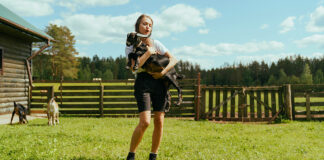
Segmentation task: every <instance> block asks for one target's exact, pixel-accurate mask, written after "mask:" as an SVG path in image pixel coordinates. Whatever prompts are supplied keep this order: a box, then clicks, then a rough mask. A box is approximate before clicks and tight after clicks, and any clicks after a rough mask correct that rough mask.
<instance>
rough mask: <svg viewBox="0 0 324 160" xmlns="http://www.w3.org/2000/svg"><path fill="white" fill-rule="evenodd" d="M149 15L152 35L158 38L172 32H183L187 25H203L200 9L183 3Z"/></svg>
mask: <svg viewBox="0 0 324 160" xmlns="http://www.w3.org/2000/svg"><path fill="white" fill-rule="evenodd" d="M151 16H152V18H153V21H154V26H153V35H154V36H156V37H159V38H161V37H166V36H169V35H170V34H171V33H172V32H175V33H177V32H184V31H186V30H187V29H188V28H189V27H200V26H204V25H205V21H204V19H203V18H202V16H201V13H200V11H199V10H198V9H196V8H194V7H191V6H188V5H184V4H177V5H174V6H171V7H169V8H166V9H165V10H163V11H162V12H161V13H155V14H153V15H151Z"/></svg>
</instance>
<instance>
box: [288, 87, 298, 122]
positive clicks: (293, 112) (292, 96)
mask: <svg viewBox="0 0 324 160" xmlns="http://www.w3.org/2000/svg"><path fill="white" fill-rule="evenodd" d="M288 87H289V86H288ZM289 91H290V93H291V109H292V111H291V113H292V120H295V111H296V110H295V91H294V90H292V89H290V90H289ZM289 91H288V94H289Z"/></svg>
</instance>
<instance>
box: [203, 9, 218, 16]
mask: <svg viewBox="0 0 324 160" xmlns="http://www.w3.org/2000/svg"><path fill="white" fill-rule="evenodd" d="M204 15H205V18H206V19H215V18H218V17H220V16H221V14H220V13H219V12H217V11H216V10H215V9H213V8H207V9H206V10H205V12H204Z"/></svg>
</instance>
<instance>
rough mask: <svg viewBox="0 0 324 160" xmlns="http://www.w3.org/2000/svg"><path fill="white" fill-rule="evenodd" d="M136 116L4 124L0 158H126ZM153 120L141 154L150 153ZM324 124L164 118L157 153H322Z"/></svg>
mask: <svg viewBox="0 0 324 160" xmlns="http://www.w3.org/2000/svg"><path fill="white" fill-rule="evenodd" d="M137 123H138V118H61V123H60V124H59V125H58V126H55V127H49V126H47V120H46V119H37V120H32V121H30V123H29V124H28V125H1V126H0V130H1V132H0V159H111V160H116V159H125V157H126V154H127V152H128V148H129V142H130V138H131V135H132V131H133V129H134V128H135V127H136V125H137ZM152 131H153V123H152V125H150V126H149V128H148V130H147V131H146V133H145V134H144V138H143V140H142V142H141V144H140V145H139V148H138V150H137V154H136V158H137V159H148V154H149V152H150V147H151V135H152ZM323 148H324V124H323V123H321V122H289V123H286V124H275V125H266V124H242V123H235V124H218V123H213V122H208V121H198V122H197V121H193V120H191V119H172V118H168V119H166V120H165V128H164V137H163V140H162V143H161V147H160V150H159V155H158V158H159V159H170V160H179V159H181V160H192V159H201V160H205V159H323V158H324V152H322V151H323Z"/></svg>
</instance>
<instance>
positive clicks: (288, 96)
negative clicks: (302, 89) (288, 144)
mask: <svg viewBox="0 0 324 160" xmlns="http://www.w3.org/2000/svg"><path fill="white" fill-rule="evenodd" d="M291 98H292V97H291V85H290V84H286V85H285V100H286V102H285V106H286V115H287V117H288V119H289V120H292V119H293V118H292V107H291V106H292V104H291Z"/></svg>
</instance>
